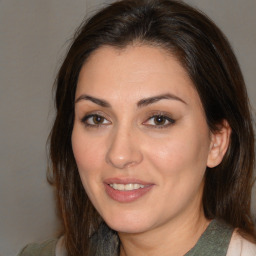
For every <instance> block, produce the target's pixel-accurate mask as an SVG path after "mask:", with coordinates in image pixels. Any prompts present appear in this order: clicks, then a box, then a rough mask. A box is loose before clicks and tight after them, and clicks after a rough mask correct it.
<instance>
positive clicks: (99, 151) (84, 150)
mask: <svg viewBox="0 0 256 256" xmlns="http://www.w3.org/2000/svg"><path fill="white" fill-rule="evenodd" d="M72 149H73V153H74V157H75V160H76V163H77V167H78V170H79V173H80V176H89V175H91V174H93V173H96V172H97V170H98V171H99V170H100V169H101V168H100V167H101V166H102V163H103V162H104V154H103V149H104V147H103V142H102V141H100V140H97V139H93V138H91V137H90V136H86V135H85V133H84V132H83V131H81V129H79V128H76V127H74V130H73V132H72Z"/></svg>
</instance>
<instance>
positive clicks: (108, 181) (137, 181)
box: [104, 177, 153, 186]
mask: <svg viewBox="0 0 256 256" xmlns="http://www.w3.org/2000/svg"><path fill="white" fill-rule="evenodd" d="M104 183H106V184H124V185H126V184H141V185H144V186H147V185H153V183H152V182H146V181H142V180H140V179H136V178H131V177H124V178H117V177H116V178H108V179H105V180H104Z"/></svg>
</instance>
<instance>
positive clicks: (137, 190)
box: [104, 178, 154, 203]
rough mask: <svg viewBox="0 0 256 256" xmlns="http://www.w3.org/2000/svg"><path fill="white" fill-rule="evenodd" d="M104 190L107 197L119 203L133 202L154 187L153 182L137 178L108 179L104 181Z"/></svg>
mask: <svg viewBox="0 0 256 256" xmlns="http://www.w3.org/2000/svg"><path fill="white" fill-rule="evenodd" d="M104 185H105V191H106V194H107V195H108V197H110V198H111V199H113V200H114V201H117V202H119V203H129V202H133V201H135V200H137V199H139V198H141V197H143V196H145V195H146V194H148V192H149V191H151V189H152V188H153V187H154V184H152V183H147V182H143V181H140V180H137V179H130V178H127V179H119V178H117V179H108V180H105V181H104Z"/></svg>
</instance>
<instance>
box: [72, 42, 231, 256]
mask: <svg viewBox="0 0 256 256" xmlns="http://www.w3.org/2000/svg"><path fill="white" fill-rule="evenodd" d="M166 94H168V95H169V96H170V95H171V97H169V98H168V99H166V98H161V97H160V98H161V99H160V98H158V99H157V100H155V101H153V102H148V101H147V104H143V103H142V100H143V99H148V98H151V97H156V96H159V95H166ZM88 96H89V97H88ZM91 97H93V98H91ZM95 98H96V99H100V100H101V101H100V102H99V101H95ZM102 101H104V102H102ZM138 102H140V103H142V104H140V106H138ZM144 102H145V101H144ZM99 103H100V105H99ZM103 103H105V105H104V104H103ZM88 115H89V117H88ZM90 115H94V116H90ZM95 115H97V116H96V119H95V118H93V117H95ZM156 115H158V116H160V119H159V120H160V121H161V122H157V119H156V118H155V117H154V116H156ZM86 116H87V118H86ZM152 116H153V117H152ZM165 117H166V118H165ZM167 118H168V119H167ZM170 120H171V121H170ZM172 120H173V121H172ZM99 124H100V125H99ZM88 125H89V126H88ZM226 127H227V129H226V128H225V127H224V128H223V129H220V130H221V131H220V132H219V133H218V134H212V133H211V132H210V130H209V128H208V126H207V123H206V119H205V114H204V110H203V108H202V104H201V101H200V98H199V96H198V93H197V92H196V90H195V88H194V85H193V83H192V82H191V80H190V78H189V77H188V75H187V73H186V71H185V69H184V68H183V67H182V66H181V65H180V63H179V62H178V61H177V59H176V58H175V57H174V56H172V55H171V54H168V53H167V52H166V51H165V50H163V49H160V48H157V47H153V46H146V45H133V46H127V47H126V48H125V49H122V50H120V49H116V48H114V47H107V46H104V47H101V48H99V49H98V50H96V51H95V52H94V53H93V54H92V55H91V56H90V58H89V59H88V60H87V62H86V63H85V64H84V66H83V67H82V69H81V72H80V75H79V80H78V85H77V90H76V103H75V121H74V128H73V133H72V147H73V152H74V156H75V159H76V162H77V166H78V170H79V174H80V177H81V180H82V183H83V186H84V188H85V190H86V193H87V194H88V196H89V198H90V200H91V201H92V203H93V205H94V206H95V208H96V209H97V211H98V212H99V214H100V215H101V216H102V218H103V219H104V220H105V222H106V223H107V224H108V225H109V226H110V227H111V228H112V229H114V230H116V231H118V234H119V237H120V240H121V252H120V255H163V256H164V255H169V256H170V255H184V254H185V253H186V252H187V251H189V250H190V249H191V248H192V247H193V246H194V245H195V243H196V242H197V240H198V238H199V237H200V235H201V234H202V233H203V231H204V230H205V229H206V227H207V225H208V224H209V220H207V219H206V218H205V216H204V212H203V207H202V192H203V187H204V174H205V169H206V167H207V166H209V167H214V166H216V165H217V164H219V163H220V162H221V160H222V157H223V155H224V153H225V151H226V148H227V145H228V137H229V134H230V132H229V128H228V126H227V125H226ZM110 178H121V179H126V178H136V179H139V180H141V181H143V182H147V183H150V184H152V189H150V191H148V192H147V193H146V194H145V195H143V196H142V197H140V198H138V199H136V200H134V201H132V202H118V201H116V200H113V199H112V198H110V196H109V195H108V194H107V193H106V191H105V185H104V181H105V180H106V179H110Z"/></svg>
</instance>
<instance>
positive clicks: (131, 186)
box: [108, 183, 149, 191]
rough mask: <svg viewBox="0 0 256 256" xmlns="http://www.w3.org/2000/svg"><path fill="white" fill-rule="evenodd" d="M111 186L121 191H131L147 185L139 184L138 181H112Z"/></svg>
mask: <svg viewBox="0 0 256 256" xmlns="http://www.w3.org/2000/svg"><path fill="white" fill-rule="evenodd" d="M108 185H109V186H110V187H111V188H113V189H115V190H119V191H131V190H136V189H140V188H145V187H146V185H142V184H138V183H135V184H134V183H129V184H118V183H112V184H108ZM148 186H149V185H148Z"/></svg>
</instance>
